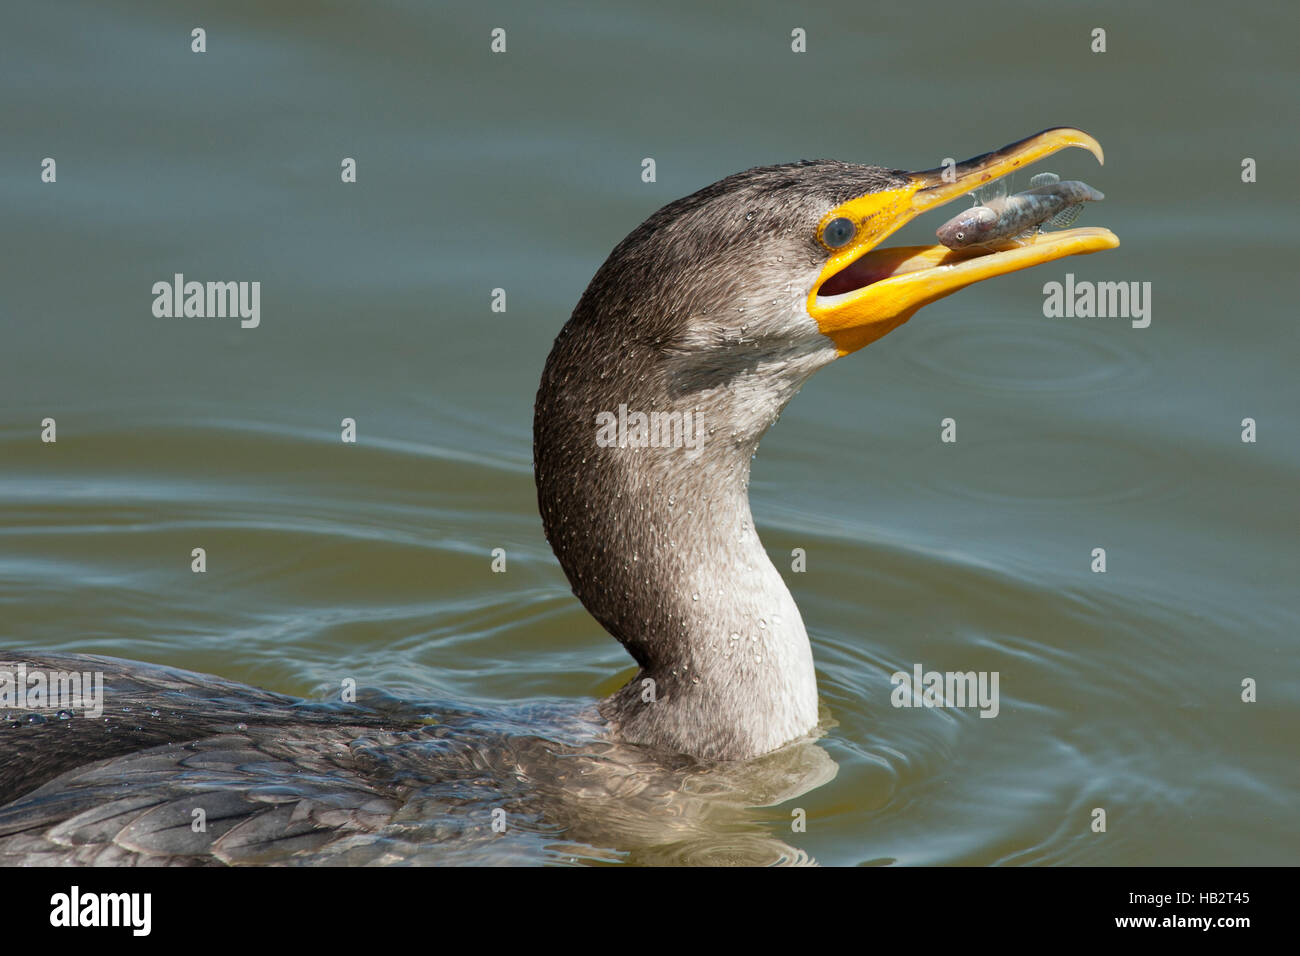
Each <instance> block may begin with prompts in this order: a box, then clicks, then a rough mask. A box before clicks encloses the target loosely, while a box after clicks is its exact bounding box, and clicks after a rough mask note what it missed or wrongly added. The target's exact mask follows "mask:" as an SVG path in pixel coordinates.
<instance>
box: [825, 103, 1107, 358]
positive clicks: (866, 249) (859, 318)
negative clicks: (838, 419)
mask: <svg viewBox="0 0 1300 956" xmlns="http://www.w3.org/2000/svg"><path fill="white" fill-rule="evenodd" d="M1071 146H1077V147H1080V148H1083V149H1087V150H1088V151H1089V152H1091V153H1092V154H1093V155H1094V156H1096V157H1097V160H1098V162H1101V161H1102V160H1103V156H1102V150H1101V144H1100V143H1098V142H1097V141H1096V140H1095V139H1093V138H1092V137H1091V136H1089V135H1088V134H1087V133H1085V132H1083V131H1082V130H1078V129H1073V128H1070V127H1057V128H1055V129H1049V130H1044V131H1043V132H1041V133H1037V134H1035V135H1033V136H1030V137H1028V138H1027V139H1023V140H1020V141H1019V142H1017V143H1012V144H1011V145H1009V146H1004V147H1003V148H1002V149H999V150H995V151H994V152H991V153H985V154H984V155H982V156H977V157H975V158H974V159H968V160H966V161H965V162H963V163H958V164H957V165H956V166H955V167H950V168H948V169H947V170H944V169H932V170H927V171H925V172H919V173H911V174H909V175H908V177H907V183H906V184H905V185H904V186H901V187H898V188H895V189H887V190H881V191H878V192H873V193H868V194H866V195H864V196H860V197H858V198H857V199H852V200H849V201H848V202H847V203H844V204H843V205H841V206H840V207H838V208H837V209H835V210H833V211H832V212H831V213H830V214H828V216H827V217H826V218H827V221H829V220H831V219H833V218H841V217H843V218H846V219H849V220H850V221H851V222H852V223H853V224H854V225H855V227H856V232H855V234H854V238H853V240H852V241H851V242H849V243H848V244H847V245H846V246H845V247H844V248H842V249H838V250H836V251H835V253H834V254H833V255H832V256H831V257H830V259H829V260H828V261H827V263H826V266H825V268H824V269H823V270H822V274H821V276H820V277H819V278H818V281H817V283H816V285H815V286H814V287H813V290H812V292H811V293H810V295H809V299H808V311H809V314H811V315H812V316H813V317H814V318H815V319H816V320H817V323H818V326H819V327H820V328H821V331H822V332H823V333H824V334H826V335H827V336H829V337H830V338H831V339H832V340H833V341H834V342H835V344H836V346H837V347H838V348H839V350H840V352H841V354H845V353H848V352H852V351H855V350H857V349H860V348H862V347H863V346H864V345H868V344H870V343H871V342H873V341H875V340H876V339H878V338H880V337H881V336H882V335H884V334H886V333H887V332H890V331H892V330H893V329H895V328H897V327H898V326H899V325H902V324H903V323H904V322H906V321H907V320H908V319H909V318H911V317H912V315H913V314H914V313H915V312H916V311H917V310H918V309H919V308H921V307H922V306H924V305H927V304H928V303H930V302H933V301H935V300H936V299H941V298H943V297H944V296H946V295H951V294H952V293H954V292H957V291H958V290H960V289H964V288H965V287H966V286H968V285H971V284H972V283H974V282H979V281H980V280H981V279H990V278H993V277H994V276H999V275H1006V274H1007V273H1009V272H1018V271H1020V270H1021V269H1027V268H1029V267H1030V266H1035V265H1039V264H1041V263H1044V262H1050V261H1052V260H1054V259H1060V258H1063V257H1064V256H1071V255H1080V254H1084V253H1090V252H1099V251H1101V250H1103V249H1113V248H1115V247H1116V246H1118V245H1119V238H1118V237H1117V236H1116V235H1115V234H1114V233H1113V232H1111V231H1110V230H1109V229H1102V228H1097V227H1088V228H1082V229H1065V230H1062V231H1060V232H1051V233H1046V234H1042V235H1040V236H1038V237H1037V238H1036V239H1035V240H1034V241H1032V242H1028V243H1024V242H1016V241H1009V242H1006V243H1002V244H996V245H993V246H988V247H979V248H970V249H962V250H953V249H949V248H948V247H947V246H942V245H932V246H894V247H886V248H880V247H879V246H880V243H881V242H883V241H884V240H885V239H886V238H888V237H889V236H890V235H892V234H893V233H894V232H896V231H897V230H898V229H900V228H901V227H902V226H904V225H905V224H906V223H908V222H910V221H911V220H912V219H914V218H916V217H917V216H919V215H921V214H922V213H924V212H929V211H930V210H932V209H937V208H938V207H939V206H942V205H944V204H945V203H948V202H952V201H953V200H955V199H958V198H960V197H961V196H964V195H966V194H967V193H969V192H971V191H972V190H974V189H975V188H977V187H979V186H982V185H984V184H985V183H988V182H992V181H993V180H995V179H1000V178H1001V177H1003V176H1006V175H1007V174H1009V173H1011V172H1014V171H1015V170H1018V169H1023V168H1024V167H1026V166H1028V165H1030V164H1031V163H1034V162H1036V161H1038V160H1040V159H1043V158H1045V157H1047V156H1050V155H1051V154H1052V153H1055V152H1057V151H1058V150H1061V149H1065V148H1067V147H1071Z"/></svg>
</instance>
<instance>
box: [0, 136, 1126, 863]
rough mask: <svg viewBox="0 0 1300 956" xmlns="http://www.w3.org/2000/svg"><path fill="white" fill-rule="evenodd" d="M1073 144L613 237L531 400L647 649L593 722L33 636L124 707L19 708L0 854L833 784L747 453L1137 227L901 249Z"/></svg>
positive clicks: (255, 852) (592, 571)
mask: <svg viewBox="0 0 1300 956" xmlns="http://www.w3.org/2000/svg"><path fill="white" fill-rule="evenodd" d="M1067 146H1080V147H1084V148H1086V149H1089V150H1090V151H1092V152H1093V153H1094V155H1096V157H1097V158H1098V160H1100V159H1101V158H1102V154H1101V147H1100V146H1099V144H1098V143H1097V142H1096V140H1094V139H1093V138H1092V137H1090V136H1088V135H1087V134H1086V133H1083V132H1081V131H1079V130H1076V129H1070V128H1056V129H1050V130H1046V131H1044V132H1041V133H1038V134H1036V135H1034V136H1031V137H1028V138H1027V139H1024V140H1021V141H1019V142H1017V143H1014V144H1012V145H1010V146H1007V147H1004V148H1003V149H1000V150H997V151H995V152H991V153H986V154H984V155H982V156H979V157H976V158H974V159H971V160H968V161H966V162H963V163H958V164H953V165H949V166H948V167H946V168H944V167H941V168H938V169H932V170H928V171H925V172H919V173H908V172H904V171H901V170H896V169H886V168H882V167H879V166H861V165H853V164H850V163H844V162H837V161H831V160H815V161H803V162H797V163H790V164H786V165H778V166H764V167H759V168H755V169H750V170H747V171H745V172H741V173H737V174H736V175H733V176H729V177H727V178H726V179H723V180H721V181H720V182H717V183H714V184H713V185H711V186H706V187H705V188H703V189H701V190H699V191H698V192H696V193H693V194H692V195H690V196H687V197H685V198H683V199H679V200H677V201H676V202H673V203H670V204H669V205H667V206H665V207H664V208H662V209H660V210H659V211H658V212H656V213H654V214H653V215H652V216H651V217H650V218H649V219H647V220H646V221H645V222H644V223H642V224H641V225H640V226H639V227H637V228H636V229H635V230H634V231H633V232H632V233H631V234H630V235H628V237H627V238H626V239H624V240H623V241H622V242H620V243H619V244H618V246H617V247H615V249H614V251H613V252H612V253H611V254H610V256H609V258H608V259H606V261H605V263H604V264H603V265H602V266H601V267H600V269H599V270H598V271H597V272H596V275H595V277H594V278H593V279H592V281H591V283H590V285H588V287H587V289H586V291H585V292H584V293H583V295H582V298H581V300H580V301H579V303H578V305H577V308H576V309H575V311H574V313H573V315H572V317H571V318H570V319H569V321H568V323H567V324H566V325H565V326H564V328H563V329H562V330H561V331H560V333H559V336H558V337H557V338H556V341H555V345H554V347H553V349H552V351H551V354H550V357H549V358H548V360H547V362H546V367H545V371H544V373H543V375H542V381H541V387H540V389H539V391H538V395H537V402H536V408H535V418H534V463H535V470H536V479H537V489H538V503H539V507H540V511H541V516H542V520H543V523H544V527H545V530H546V535H547V538H548V540H549V541H550V543H551V546H552V548H553V549H554V551H555V554H556V556H557V557H558V558H559V561H560V565H561V566H562V567H563V569H564V572H565V574H566V575H567V576H568V579H569V581H570V583H571V584H572V586H573V590H574V592H575V594H576V595H577V596H578V598H579V599H580V600H581V601H582V603H583V604H584V605H585V606H586V608H587V609H588V610H589V611H590V612H591V614H592V615H593V616H594V617H595V618H596V620H597V621H599V622H600V623H601V625H603V626H604V627H605V628H606V629H607V630H608V631H609V632H610V633H611V634H613V635H614V637H616V638H618V640H619V641H621V642H622V643H623V645H624V646H625V647H626V648H627V650H628V652H629V653H630V654H631V655H632V657H633V658H634V659H635V660H636V662H637V664H638V665H639V666H640V670H639V672H638V674H637V675H636V677H635V678H634V679H633V680H631V681H630V682H629V683H628V684H627V685H625V686H624V687H623V688H622V689H621V690H619V691H617V692H616V693H614V694H613V695H612V696H611V697H609V698H607V699H606V700H604V701H602V702H601V703H600V704H599V705H598V712H597V709H594V708H590V707H587V708H585V709H582V708H574V709H573V710H572V711H569V712H563V711H562V709H561V710H557V709H555V708H554V707H546V706H540V705H539V706H534V707H529V706H524V707H521V708H517V709H515V710H513V711H510V712H509V713H505V712H500V713H495V714H490V713H486V712H483V711H475V710H473V709H466V708H454V707H440V706H439V707H436V708H434V711H435V716H436V722H434V721H433V720H431V719H430V716H429V714H430V708H427V707H425V708H421V707H418V706H414V705H405V704H402V703H401V702H398V701H395V700H392V699H385V698H370V699H368V700H363V701H361V702H360V703H358V704H354V705H342V704H324V703H319V702H316V703H310V702H302V701H296V700H294V699H292V698H286V697H282V696H280V695H276V694H271V693H268V692H265V691H261V690H257V689H255V688H251V687H246V686H243V685H239V684H233V683H230V682H227V681H224V680H221V679H219V678H214V677H208V676H205V675H198V674H190V673H186V672H183V671H177V670H172V669H169V668H161V667H155V666H151V665H145V664H137V663H133V662H128V661H120V660H115V659H112V658H92V657H84V656H73V655H54V654H47V653H43V652H40V651H29V652H12V653H10V654H8V655H3V656H4V658H5V659H6V660H8V661H12V662H20V663H22V664H23V665H25V667H26V670H27V672H28V673H29V674H30V673H35V672H38V671H44V672H46V673H51V672H59V671H63V672H67V671H73V670H76V671H102V672H103V673H104V675H105V691H104V692H105V699H106V701H107V702H108V705H109V706H108V707H107V709H106V716H105V717H104V718H103V719H92V718H90V717H87V716H85V715H80V714H74V715H72V716H71V717H68V715H66V714H60V715H58V716H57V717H56V716H55V715H53V714H48V715H47V714H44V713H41V712H39V711H38V710H35V709H31V708H25V707H24V706H21V701H20V702H19V703H20V706H9V707H6V708H4V710H3V711H0V715H2V716H3V718H4V722H3V725H2V726H0V862H6V863H15V862H19V863H29V862H35V863H50V862H56V863H92V862H93V863H213V862H217V863H219V862H227V863H239V862H290V863H292V862H316V861H325V862H331V861H341V862H349V863H354V862H387V861H396V860H409V859H416V860H421V859H425V858H426V857H424V856H422V855H421V853H420V852H418V851H416V850H413V849H412V848H413V847H421V846H423V847H426V848H427V847H432V846H438V847H441V850H440V851H439V856H438V859H442V860H451V861H453V862H454V861H455V860H456V859H457V858H458V857H457V854H458V853H460V854H463V856H462V857H461V858H464V859H475V857H474V852H475V850H474V849H473V848H474V847H480V846H482V845H483V842H482V841H483V839H485V837H486V836H489V835H490V831H489V830H488V829H487V828H485V826H484V821H483V820H481V819H478V818H474V816H473V814H470V813H468V812H461V813H459V814H458V813H457V810H460V811H466V808H471V809H483V808H484V807H487V806H491V805H492V803H493V801H496V802H497V803H498V804H500V805H507V804H508V805H510V806H511V807H512V808H520V807H523V808H527V807H529V806H532V807H533V808H534V810H536V812H535V813H534V814H533V815H532V816H531V817H529V819H533V820H534V821H536V832H538V833H540V834H542V835H541V836H539V837H538V839H539V840H541V841H543V842H545V841H547V840H549V841H553V840H554V839H556V834H555V833H554V831H553V830H549V829H547V827H548V826H549V827H560V828H561V829H562V830H563V831H564V832H565V834H566V838H567V839H571V840H575V841H577V840H582V839H586V840H588V841H589V842H594V843H596V844H600V841H601V840H602V839H604V837H603V836H601V835H589V836H584V832H583V826H584V825H587V826H589V824H590V820H591V819H592V817H593V813H592V812H591V810H592V808H593V807H597V806H598V807H603V808H604V811H605V812H607V814H608V815H609V816H610V817H611V818H612V817H613V816H616V815H618V814H620V813H621V814H624V815H626V814H628V813H631V812H633V811H632V810H630V809H629V807H631V806H633V805H634V804H636V801H637V800H640V801H641V803H640V804H639V806H640V807H641V810H642V811H643V812H644V813H645V814H649V815H651V816H653V814H654V813H655V812H656V807H659V806H661V805H663V802H664V799H665V798H671V799H670V800H669V803H671V804H672V806H674V807H675V809H674V811H673V812H674V813H675V814H676V816H675V817H673V820H674V821H675V822H673V823H672V824H671V825H672V826H674V827H677V828H682V827H686V826H687V824H686V823H683V822H681V821H682V819H683V811H682V807H683V805H684V803H689V800H687V798H685V797H684V795H683V791H682V789H681V784H682V781H683V780H684V779H685V778H686V776H688V775H690V774H692V773H698V772H701V770H700V768H705V771H706V772H711V773H714V774H715V775H716V776H717V778H718V779H721V780H727V781H731V783H730V784H728V786H731V787H732V788H733V790H737V792H739V791H740V790H744V791H745V792H746V793H747V794H752V793H753V792H754V788H753V787H752V786H751V784H752V783H753V780H752V779H749V778H746V777H745V773H746V772H747V771H746V770H745V769H744V768H745V767H754V766H761V767H763V768H766V769H764V770H763V774H762V775H763V777H764V779H763V781H762V783H761V784H759V785H757V789H758V790H762V791H764V792H765V798H770V799H772V800H776V799H781V798H782V795H783V794H788V793H789V792H790V791H791V788H794V789H795V791H796V792H797V789H798V788H799V787H803V788H804V789H806V788H807V787H808V786H810V785H815V784H816V783H817V782H821V781H822V780H824V779H825V767H824V766H822V765H819V763H818V759H817V757H816V756H815V755H814V756H812V757H810V756H809V751H808V749H807V748H804V749H800V748H799V746H797V745H796V746H794V747H784V746H783V745H787V744H790V743H791V742H794V741H800V740H802V739H806V738H807V735H809V734H810V733H811V732H812V731H814V729H815V728H816V725H817V721H818V714H817V687H816V682H815V678H814V672H813V659H812V651H811V648H810V645H809V642H808V636H807V633H806V631H805V629H804V625H803V621H802V619H801V618H800V615H799V609H798V608H797V607H796V606H795V603H794V601H793V599H792V598H791V596H790V592H789V591H788V589H787V588H786V586H785V584H784V582H783V581H782V578H781V575H780V574H779V573H778V572H777V570H776V569H775V567H774V566H773V565H772V562H771V561H770V560H769V558H768V556H767V554H766V553H765V552H764V550H763V547H762V545H761V543H760V542H759V539H758V535H757V532H756V531H755V528H754V522H753V518H752V517H751V515H750V509H749V498H748V480H749V466H750V459H751V458H752V456H753V455H754V453H755V451H756V449H757V447H758V443H759V441H760V439H761V438H762V437H763V434H764V432H766V431H767V429H768V427H769V426H770V425H771V424H772V423H773V422H774V421H775V420H776V418H777V416H778V415H779V414H780V412H781V410H782V409H783V408H784V406H785V405H786V403H787V402H789V401H790V399H791V398H792V397H793V396H794V394H795V393H796V392H797V391H798V390H799V388H800V387H801V386H802V385H803V384H804V382H805V381H807V379H808V378H809V376H811V375H812V374H813V373H814V372H816V371H817V370H818V369H819V368H822V367H823V366H825V365H827V364H828V363H830V362H831V361H833V360H835V359H836V358H838V357H840V356H842V355H847V354H849V353H851V352H854V351H856V350H857V349H860V348H862V347H863V346H865V345H868V344H870V343H871V342H874V341H875V340H876V339H878V338H880V337H881V336H883V335H885V334H887V333H888V332H890V331H891V330H893V329H895V328H897V327H898V326H899V325H901V324H902V323H904V322H906V321H907V320H908V319H909V318H911V316H912V315H913V313H915V312H916V311H917V310H918V309H919V308H921V307H922V306H923V305H926V304H928V303H930V302H933V301H935V300H936V299H939V298H942V297H943V296H946V295H949V294H951V293H953V292H956V291H958V290H959V289H962V288H965V287H966V286H968V285H970V284H971V283H974V282H977V281H979V280H981V279H987V278H991V277H993V276H998V275H1004V274H1006V273H1009V272H1015V271H1018V270H1020V269H1025V268H1028V267H1030V266H1033V265H1037V264H1039V263H1043V262H1049V261H1051V260H1054V259H1059V258H1061V257H1063V256H1068V255H1074V254H1078V253H1090V252H1096V251H1099V250H1102V249H1109V248H1113V247H1115V246H1117V245H1118V244H1119V240H1118V239H1117V238H1116V237H1115V235H1114V234H1113V233H1111V232H1110V231H1108V230H1106V229H1098V228H1088V229H1071V230H1067V231H1062V232H1055V233H1047V234H1044V235H1042V236H1040V237H1039V238H1038V239H1037V240H1036V241H1033V242H1031V243H1027V244H1008V245H1007V246H1006V247H1005V248H1001V249H998V250H996V251H989V250H987V249H980V250H963V251H960V252H958V251H953V250H950V249H948V248H945V247H944V246H940V245H930V246H908V247H895V248H888V247H882V246H881V243H882V242H883V241H884V240H885V239H886V238H888V237H889V236H890V235H891V234H892V233H894V232H895V231H896V230H897V229H899V228H900V227H901V226H903V225H904V224H905V223H907V222H908V221H910V220H911V219H913V218H915V217H916V216H918V215H920V214H921V213H924V212H926V211H928V210H930V209H934V208H936V207H937V206H939V205H940V204H942V203H945V202H948V201H950V200H952V199H955V198H957V197H959V196H962V195H964V194H966V193H968V192H970V191H971V190H972V189H974V188H975V187H977V186H979V185H981V184H983V183H985V182H988V181H989V180H992V179H995V178H997V177H999V176H1003V175H1005V174H1007V173H1009V172H1011V171H1013V170H1015V169H1017V168H1020V167H1022V166H1025V165H1027V164H1029V163H1031V162H1033V161H1035V160H1038V159H1041V158H1042V157H1045V156H1047V155H1049V154H1051V153H1053V152H1055V151H1057V150H1059V149H1062V148H1065V147H1067ZM60 718H67V719H60ZM812 750H813V751H816V754H820V750H819V749H818V748H812ZM760 755H769V756H768V757H764V758H762V760H759V761H753V760H749V758H756V757H759V756H760ZM575 756H576V757H580V758H581V761H575V760H574V759H573V758H574V757H575ZM582 761H585V762H582ZM651 765H653V769H647V768H649V767H651ZM710 768H711V769H710ZM832 772H833V771H832ZM814 778H815V779H814ZM742 779H744V780H746V781H747V782H744V783H736V781H737V780H742ZM475 788H478V789H477V790H476V789H475ZM473 793H477V794H478V796H477V797H474V796H471V795H470V794H473ZM484 793H486V796H484V795H483V794H484ZM751 798H752V797H751ZM693 799H694V800H695V805H696V809H695V810H694V811H690V812H687V813H686V814H685V815H684V816H685V817H687V818H689V817H690V815H691V812H694V813H696V814H698V815H700V816H701V817H706V816H707V815H708V813H709V812H710V811H709V809H708V800H707V799H704V800H703V801H702V802H701V798H700V797H699V795H698V794H697V795H696V796H695V797H694V798H693ZM673 801H675V803H674V802H673ZM539 804H541V805H543V806H541V808H540V809H538V806H539ZM577 804H581V805H582V807H584V808H585V811H586V812H575V811H574V810H573V807H574V805H577ZM566 806H567V809H566ZM200 814H201V816H202V819H203V821H204V826H203V827H202V828H199V827H196V826H195V820H197V819H198V818H199V815H200ZM594 815H595V816H599V815H600V814H599V813H596V814H594ZM584 821H585V822H584ZM622 822H623V824H625V826H624V829H632V830H635V829H636V828H637V827H638V826H641V827H643V828H644V826H645V822H644V820H641V822H640V823H636V824H633V823H629V822H628V821H627V820H623V821H622ZM610 828H611V829H612V830H617V829H618V827H617V826H615V825H613V824H611V825H610ZM525 829H527V828H525ZM475 835H477V838H476V836H475ZM649 842H653V840H650V841H649ZM604 845H610V844H608V843H606V844H604Z"/></svg>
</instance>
